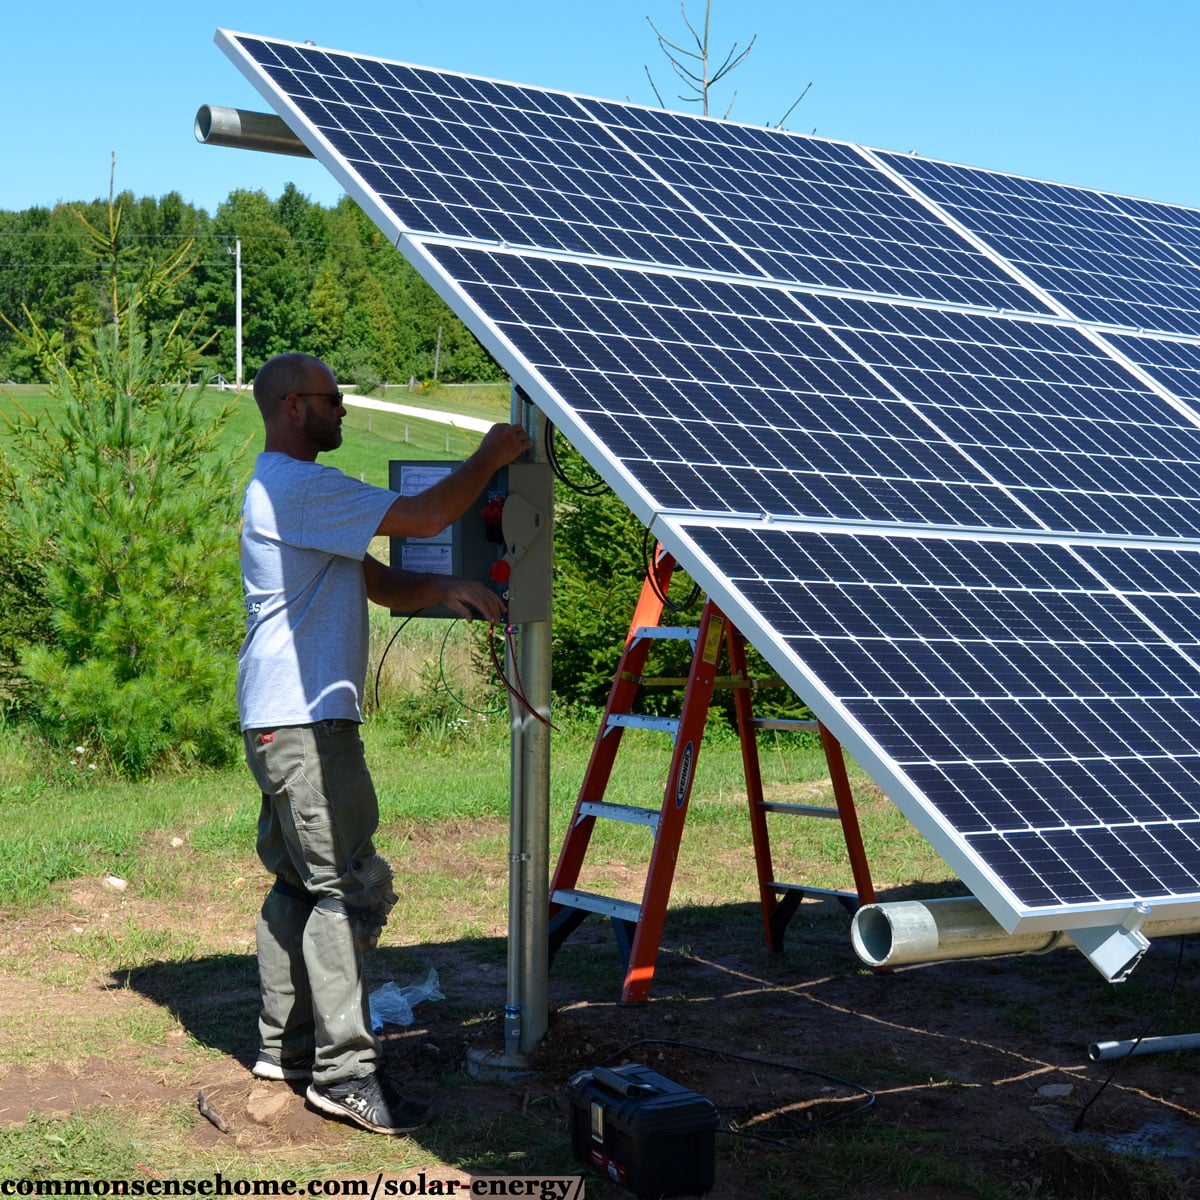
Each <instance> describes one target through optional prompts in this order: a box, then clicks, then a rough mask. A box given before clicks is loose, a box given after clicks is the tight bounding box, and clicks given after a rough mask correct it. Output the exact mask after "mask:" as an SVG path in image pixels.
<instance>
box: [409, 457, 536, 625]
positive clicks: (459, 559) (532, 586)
mask: <svg viewBox="0 0 1200 1200" xmlns="http://www.w3.org/2000/svg"><path fill="white" fill-rule="evenodd" d="M458 465H459V464H458V463H455V462H446V461H425V460H421V461H417V460H411V459H407V460H393V461H392V462H390V463H389V464H388V486H389V487H390V488H391V489H392V491H394V492H399V493H400V495H402V496H415V495H417V493H419V492H423V491H424V490H425V489H426V488H428V487H432V486H433V484H435V483H437V482H438V480H439V479H442V478H444V477H445V476H446V475H449V474H450V472H451V471H453V470H454V468H455V467H456V466H458ZM553 497H554V489H553V480H552V478H551V475H550V468H549V466H548V465H547V464H545V463H513V464H511V465H510V466H508V467H505V468H504V469H503V470H502V471H498V472H497V473H496V474H495V475H494V476H492V479H491V481H490V482H489V483H488V485H487V487H485V488H484V489H483V491H482V492H481V493H480V495H479V497H478V498H477V499H476V501H475V503H474V504H472V505H471V507H470V509H468V511H467V512H466V513H465V514H464V515H463V516H462V517H461V518H460V519H459V520H457V521H455V522H454V524H453V525H449V526H447V527H446V528H445V529H444V530H442V532H441V533H439V534H436V535H434V536H433V537H428V538H406V537H394V538H391V539H390V541H391V561H392V565H393V566H397V567H402V568H403V569H405V570H408V571H422V572H428V573H430V574H433V575H457V576H460V577H461V578H463V579H478V580H479V581H480V582H482V583H486V584H487V585H488V586H489V587H492V588H494V589H495V591H496V592H497V594H498V595H499V596H500V598H501V599H502V600H503V601H504V602H505V605H506V606H507V609H508V620H509V621H510V622H511V623H512V624H521V623H523V622H526V621H547V620H549V619H550V570H551V561H552V544H551V541H552V539H551V534H550V515H551V508H550V506H551V504H552V503H553ZM393 615H395V616H402V615H408V614H403V613H399V612H395V613H394V614H393ZM420 615H421V616H422V617H450V618H453V617H456V616H457V615H458V614H457V613H453V612H451V611H450V610H449V609H448V608H446V607H445V605H440V604H439V605H436V606H432V607H429V608H424V609H422V610H421V613H420Z"/></svg>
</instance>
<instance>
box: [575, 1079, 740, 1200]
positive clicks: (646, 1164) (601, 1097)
mask: <svg viewBox="0 0 1200 1200" xmlns="http://www.w3.org/2000/svg"><path fill="white" fill-rule="evenodd" d="M567 1098H568V1099H569V1100H570V1103H571V1149H572V1151H573V1152H574V1154H575V1157H576V1158H578V1159H580V1160H581V1161H583V1162H586V1163H590V1164H591V1165H592V1166H594V1167H597V1168H599V1170H601V1171H603V1172H604V1173H605V1174H606V1175H608V1176H609V1177H610V1178H612V1179H615V1180H616V1181H617V1182H618V1183H620V1184H622V1185H624V1186H625V1187H627V1188H629V1189H630V1191H632V1192H634V1193H636V1194H637V1195H638V1196H639V1197H643V1198H646V1200H649V1198H654V1200H657V1198H658V1197H660V1196H700V1195H703V1194H704V1193H705V1192H707V1191H708V1190H709V1189H710V1188H711V1187H712V1185H713V1172H714V1166H713V1141H714V1134H715V1133H716V1129H717V1123H718V1116H717V1109H716V1105H714V1104H713V1102H712V1101H711V1100H709V1099H707V1098H706V1097H704V1096H701V1095H698V1094H697V1093H696V1092H692V1091H689V1090H688V1089H687V1088H685V1087H681V1086H680V1085H679V1084H677V1083H675V1082H673V1081H672V1080H670V1079H667V1078H666V1077H665V1076H663V1075H657V1074H655V1073H654V1072H653V1071H651V1070H650V1069H649V1068H648V1067H643V1066H640V1065H639V1064H638V1063H627V1064H626V1065H625V1066H623V1067H613V1068H609V1067H594V1068H593V1069H592V1070H590V1071H579V1072H577V1073H576V1074H575V1075H573V1076H572V1077H571V1079H570V1080H569V1081H568V1082H567Z"/></svg>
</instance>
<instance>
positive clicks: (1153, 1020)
mask: <svg viewBox="0 0 1200 1200" xmlns="http://www.w3.org/2000/svg"><path fill="white" fill-rule="evenodd" d="M1183 941H1184V939H1183V935H1182V934H1181V935H1180V938H1179V953H1178V954H1177V955H1176V956H1175V974H1174V975H1173V976H1172V978H1171V986H1170V987H1169V988H1167V993H1166V995H1165V996H1164V997H1163V1000H1162V1003H1161V1004H1160V1005H1159V1006H1158V1008H1156V1009H1155V1010H1154V1013H1153V1015H1152V1016H1151V1017H1150V1020H1149V1021H1147V1022H1146V1027H1145V1028H1144V1029H1143V1030H1142V1032H1141V1033H1140V1034H1138V1036H1137V1038H1136V1039H1135V1040H1134V1043H1133V1045H1132V1046H1130V1047H1129V1053H1128V1054H1124V1055H1122V1056H1121V1057H1120V1058H1118V1059H1117V1061H1116V1063H1115V1064H1114V1066H1113V1069H1112V1070H1111V1071H1109V1073H1108V1078H1107V1079H1105V1080H1104V1082H1103V1083H1102V1084H1101V1085H1100V1086H1099V1087H1098V1088H1097V1089H1096V1090H1095V1091H1094V1092H1093V1093H1092V1098H1091V1099H1090V1100H1089V1101H1088V1102H1087V1103H1086V1104H1085V1105H1084V1106H1083V1107H1082V1108H1081V1109H1080V1110H1079V1116H1077V1117H1076V1118H1075V1123H1074V1124H1073V1125H1072V1126H1071V1132H1072V1133H1079V1132H1080V1131H1081V1130H1082V1129H1083V1118H1084V1117H1085V1116H1087V1111H1088V1109H1089V1108H1091V1107H1092V1105H1093V1104H1095V1103H1096V1101H1097V1100H1099V1099H1100V1096H1101V1093H1103V1091H1104V1089H1105V1088H1106V1087H1108V1085H1109V1084H1110V1083H1112V1081H1113V1076H1114V1075H1116V1073H1117V1072H1118V1071H1119V1070H1120V1069H1121V1068H1122V1067H1123V1066H1124V1065H1125V1064H1126V1063H1127V1062H1128V1061H1129V1060H1130V1059H1131V1058H1132V1057H1133V1056H1134V1055H1135V1054H1136V1053H1137V1048H1138V1047H1139V1046H1140V1045H1141V1044H1142V1043H1143V1042H1144V1041H1145V1040H1146V1038H1148V1037H1149V1036H1150V1030H1151V1029H1153V1028H1154V1026H1155V1025H1156V1024H1157V1023H1158V1019H1159V1018H1160V1017H1161V1016H1162V1015H1163V1013H1164V1012H1166V1011H1167V1006H1168V1005H1169V1004H1170V1003H1171V1000H1172V998H1173V997H1174V995H1175V989H1176V987H1177V986H1178V985H1179V973H1180V969H1181V968H1182V966H1183Z"/></svg>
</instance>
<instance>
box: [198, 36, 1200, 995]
mask: <svg viewBox="0 0 1200 1200" xmlns="http://www.w3.org/2000/svg"><path fill="white" fill-rule="evenodd" d="M218 42H219V44H220V45H221V46H222V47H223V49H224V50H225V51H226V53H227V54H228V55H229V56H230V57H231V59H232V60H233V61H234V62H235V63H236V64H237V65H238V66H239V67H240V69H241V70H242V71H243V72H244V73H245V74H246V76H247V77H248V78H249V79H250V80H251V81H252V82H253V83H254V84H255V85H256V86H257V87H258V88H259V90H260V91H261V92H262V94H263V95H264V96H265V97H266V98H267V100H268V101H269V102H270V103H271V104H272V106H273V107H275V109H276V110H277V111H278V112H279V113H280V115H281V116H282V117H283V118H284V119H285V120H286V121H287V122H288V123H289V125H290V126H291V127H292V128H293V130H294V131H295V132H296V134H297V135H298V136H299V137H301V138H302V139H303V140H304V141H305V142H306V144H307V145H308V146H309V148H310V149H311V150H312V151H313V153H314V154H316V155H317V157H319V158H321V159H322V161H323V162H325V164H326V165H327V166H328V167H329V169H330V170H331V171H332V172H333V173H334V174H335V176H336V177H337V178H338V179H339V181H340V182H341V183H342V185H343V186H344V187H345V188H346V189H347V191H348V192H349V193H350V194H351V195H352V196H353V197H354V198H355V199H356V200H358V201H359V203H360V204H362V205H363V207H364V208H365V209H366V211H367V212H368V213H369V214H370V215H371V216H372V217H373V218H374V220H375V221H376V223H377V224H378V225H379V226H380V228H381V229H382V230H384V232H385V233H387V234H388V236H389V237H391V238H392V239H393V240H395V241H396V243H397V245H398V247H399V249H400V250H401V251H402V252H404V253H405V254H406V255H407V256H408V257H409V258H410V259H411V261H412V262H413V263H414V264H415V265H416V266H417V267H418V269H419V270H421V272H422V273H423V274H424V275H425V277H426V278H427V279H428V280H429V281H430V282H431V283H432V284H433V285H434V286H435V288H437V289H438V291H439V292H440V293H441V295H442V296H443V297H444V298H445V299H446V300H447V301H448V302H449V303H450V304H451V306H452V307H453V308H454V309H455V311H456V312H458V314H459V315H460V316H461V317H462V318H463V320H464V321H465V322H466V323H467V324H468V326H469V327H470V328H471V329H472V330H473V331H474V332H475V334H476V335H477V336H478V337H479V338H480V339H481V341H482V342H483V343H484V344H485V345H486V346H487V348H488V349H489V350H490V351H491V352H492V353H493V355H495V356H496V358H497V359H498V360H499V361H500V362H501V363H502V364H503V366H504V367H505V369H506V370H507V371H508V372H509V373H510V374H511V376H512V377H513V379H514V380H515V381H516V382H517V383H519V384H520V385H521V386H522V387H523V388H524V389H525V390H526V391H527V392H528V393H529V395H530V396H531V397H532V398H533V399H534V400H535V402H536V403H537V404H538V405H539V406H540V407H541V408H542V409H543V410H544V411H545V412H546V413H547V415H548V416H549V417H550V418H551V419H552V420H553V421H554V422H555V423H556V425H558V427H559V428H561V429H562V430H563V431H564V432H566V433H567V435H568V436H569V437H570V438H571V440H572V441H573V442H574V443H575V445H576V446H577V447H578V448H579V449H580V450H581V451H582V452H583V453H584V455H585V456H586V457H587V458H588V460H589V462H590V463H591V465H592V466H593V467H595V468H596V470H597V471H598V472H599V473H600V474H601V475H602V476H603V477H604V478H606V479H607V480H608V481H609V483H610V484H612V486H613V487H614V488H615V489H616V490H617V492H618V494H619V495H621V496H622V498H623V499H625V500H626V501H627V502H628V503H629V504H630V506H631V507H632V508H633V510H634V512H635V513H636V514H637V515H638V516H639V517H640V518H641V519H642V520H644V521H645V522H646V523H647V524H649V525H650V526H651V528H652V529H653V531H654V532H655V533H656V534H657V535H658V536H659V538H660V539H661V540H662V542H663V543H664V544H665V545H666V546H667V548H668V549H669V550H670V551H671V552H672V553H673V554H674V555H675V557H676V558H677V559H678V560H679V561H680V562H681V563H682V565H683V566H684V567H685V568H686V569H687V570H688V572H689V573H690V574H691V575H692V576H693V578H695V579H696V580H697V582H698V583H700V584H701V586H702V587H703V588H704V589H705V590H706V591H707V592H708V594H709V595H710V596H711V597H712V598H713V599H714V600H716V602H717V603H718V604H719V605H720V606H721V607H722V608H723V609H725V611H726V612H728V613H729V614H730V616H731V617H732V618H733V619H734V621H735V623H736V624H737V625H738V627H739V628H740V629H742V630H743V632H745V633H746V634H747V636H748V637H749V638H750V640H751V641H752V642H753V644H754V645H755V646H756V647H757V648H758V649H759V650H760V652H761V653H763V655H764V656H765V657H766V658H767V659H768V660H769V661H770V662H771V663H772V664H773V665H774V666H775V667H776V669H777V670H779V671H780V673H781V674H782V675H783V676H784V678H785V679H786V680H787V681H788V682H789V683H790V684H791V686H792V687H793V688H794V689H795V690H796V692H797V693H798V695H799V696H800V697H801V698H802V699H804V700H805V701H806V702H807V703H808V704H809V705H810V706H811V707H812V709H813V711H814V712H815V713H816V714H817V715H818V716H819V717H820V718H821V720H822V721H824V722H825V724H826V725H827V726H828V727H829V728H830V729H831V730H833V732H834V733H835V734H836V735H837V736H838V737H839V738H840V739H841V741H842V742H843V744H845V745H846V746H847V747H848V748H849V749H850V750H851V751H852V753H853V754H854V755H855V757H856V758H857V759H858V760H859V761H860V762H861V763H862V764H863V765H864V766H865V767H866V768H867V769H868V770H869V771H870V772H871V773H872V774H873V776H874V777H875V778H876V780H877V781H879V782H880V784H881V786H883V787H884V788H885V790H886V791H887V793H888V794H889V796H891V797H892V799H893V800H894V801H895V802H896V804H897V805H898V806H899V807H900V808H901V809H902V810H903V811H904V812H905V813H906V814H907V815H908V816H909V817H910V819H911V820H913V822H914V823H915V824H916V825H917V827H918V828H919V829H920V830H921V831H922V832H923V833H924V834H925V836H927V837H928V838H929V839H930V841H931V842H932V843H933V844H934V846H935V847H936V848H937V849H938V850H939V852H940V853H942V855H943V856H944V857H945V858H946V860H947V862H948V863H949V864H950V865H951V866H952V867H953V868H954V869H955V870H956V871H957V872H958V874H959V875H960V877H961V878H962V879H963V880H964V881H965V882H966V883H967V884H968V886H970V887H971V889H972V890H973V891H974V892H975V894H976V895H977V896H979V898H980V899H981V900H983V901H984V903H985V904H986V905H987V906H988V908H989V909H990V911H991V912H992V915H993V916H995V917H996V919H997V920H998V921H1000V923H1001V924H1002V925H1004V926H1005V928H1007V929H1009V930H1010V931H1013V932H1016V931H1018V930H1026V931H1033V930H1037V929H1060V928H1066V929H1068V930H1070V931H1071V932H1072V936H1073V937H1075V939H1076V941H1078V942H1079V943H1080V944H1081V948H1083V949H1084V950H1085V952H1086V953H1088V954H1089V957H1091V958H1092V960H1093V962H1095V963H1096V965H1097V966H1098V967H1099V968H1100V969H1101V970H1102V971H1104V972H1105V974H1107V975H1109V976H1110V977H1113V978H1117V977H1120V974H1121V969H1120V967H1121V963H1123V962H1125V961H1126V960H1129V959H1132V961H1136V955H1137V954H1138V953H1139V952H1140V950H1139V941H1140V944H1141V946H1143V947H1144V939H1139V936H1138V935H1137V933H1136V928H1137V926H1138V924H1140V923H1141V921H1143V920H1144V919H1145V917H1146V916H1147V915H1148V914H1150V913H1153V915H1154V917H1155V918H1156V919H1159V918H1162V919H1168V918H1171V917H1178V916H1181V915H1190V914H1200V855H1197V846H1198V844H1200V789H1198V788H1197V783H1198V781H1200V617H1198V616H1197V615H1195V614H1196V613H1198V612H1200V604H1198V603H1197V601H1200V556H1198V552H1200V419H1198V418H1197V415H1196V410H1197V408H1198V407H1200V319H1198V318H1197V317H1196V315H1195V314H1197V313H1200V304H1198V303H1196V301H1197V300H1200V269H1198V268H1197V267H1196V265H1195V263H1196V261H1197V253H1198V251H1200V214H1197V213H1195V212H1193V211H1192V210H1188V209H1182V208H1173V207H1171V206H1169V205H1156V204H1151V203H1149V202H1143V201H1134V200H1130V199H1127V198H1124V197H1115V196H1108V195H1105V194H1101V193H1097V192H1089V191H1086V190H1084V189H1078V188H1069V187H1065V186H1062V185H1056V184H1044V183H1039V182H1037V181H1030V180H1020V179H1016V178H1014V177H1011V176H1004V175H998V174H996V173H993V172H986V171H980V170H975V169H972V168H965V167H955V166H951V165H948V164H941V163H931V162H927V161H926V160H922V159H917V158H913V157H911V156H903V155H894V154H889V153H886V152H880V151H872V150H867V149H864V148H860V147H856V146H851V145H847V144H843V143H837V142H831V141H828V140H823V139H817V138H806V137H801V136H798V135H793V134H787V133H782V132H779V131H775V130H763V129H755V128H750V127H747V126H742V125H735V124H732V123H729V122H722V121H714V120H708V119H705V118H697V117H689V116H684V115H680V114H675V113H668V112H663V111H659V110H654V109H648V108H642V107H639V106H635V105H629V104H616V103H611V102H607V101H602V100H596V99H591V98H588V97H581V96H573V95H570V94H567V93H561V92H552V91H547V90H543V89H538V88H532V87H524V86H519V85H516V84H508V83H501V82H496V81H492V80H485V79H477V78H471V77H467V76H463V75H457V74H453V73H449V72H440V71H434V70H430V69H427V68H421V67H412V66H407V65H404V64H398V63H389V62H384V61H382V60H379V59H375V58H368V57H365V56H360V55H350V54H345V53H342V52H338V51H331V50H323V49H320V48H317V47H312V46H300V45H295V44H293V43H288V42H281V41H277V40H274V39H269V38H260V37H249V36H246V35H242V34H235V33H227V32H224V31H218ZM1146 331H1151V332H1150V333H1149V334H1147V332H1146ZM1111 943H1116V944H1118V946H1119V950H1120V953H1119V954H1117V955H1116V957H1115V958H1114V956H1113V955H1112V954H1111V953H1110V952H1109V950H1108V949H1099V948H1098V947H1100V946H1102V945H1103V946H1105V947H1108V946H1109V945H1110V944H1111ZM1118 960H1119V961H1118ZM1114 964H1115V965H1114Z"/></svg>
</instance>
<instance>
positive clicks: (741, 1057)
mask: <svg viewBox="0 0 1200 1200" xmlns="http://www.w3.org/2000/svg"><path fill="white" fill-rule="evenodd" d="M637 1046H670V1047H672V1048H673V1049H677V1050H694V1051H697V1052H698V1053H700V1054H708V1055H711V1056H712V1057H713V1058H721V1059H727V1060H732V1061H734V1062H743V1063H749V1064H751V1065H752V1066H757V1067H770V1068H772V1069H773V1070H776V1071H789V1072H791V1073H792V1074H795V1075H810V1076H812V1077H813V1078H814V1079H823V1080H825V1081H826V1082H827V1083H832V1084H836V1085H837V1086H838V1087H844V1088H849V1089H850V1090H851V1091H852V1092H856V1093H857V1094H858V1095H859V1096H861V1097H862V1100H861V1101H860V1102H859V1103H858V1104H856V1105H855V1106H854V1107H853V1108H851V1109H849V1110H848V1111H846V1112H840V1113H838V1114H837V1115H836V1116H832V1117H827V1118H825V1120H823V1121H812V1122H810V1123H807V1124H803V1125H802V1124H800V1123H799V1122H798V1121H793V1122H792V1125H793V1128H794V1129H796V1130H799V1131H800V1132H803V1133H811V1132H813V1131H814V1130H817V1129H824V1128H825V1127H826V1126H827V1125H833V1124H834V1123H836V1122H837V1121H845V1120H848V1119H849V1118H850V1117H856V1116H858V1115H859V1114H860V1113H864V1112H866V1111H867V1109H869V1108H870V1107H871V1106H872V1105H873V1104H874V1103H875V1093H874V1092H873V1091H871V1089H870V1088H865V1087H863V1086H862V1084H860V1083H852V1082H851V1081H850V1080H848V1079H842V1078H841V1077H840V1076H838V1075H829V1074H827V1073H826V1072H824V1071H815V1070H813V1069H812V1068H811V1067H797V1066H793V1065H791V1064H790V1063H780V1062H773V1061H771V1060H770V1059H766V1058H752V1057H750V1056H749V1055H746V1054H734V1053H732V1052H731V1051H729V1050H714V1049H713V1048H712V1047H711V1046H701V1045H698V1044H696V1043H694V1042H677V1041H670V1040H667V1039H663V1038H640V1039H639V1040H638V1041H636V1042H630V1043H629V1044H628V1045H627V1046H624V1047H622V1048H621V1049H620V1050H618V1051H617V1052H616V1053H615V1054H612V1055H609V1057H608V1058H607V1059H605V1061H604V1062H603V1063H601V1064H600V1065H601V1066H610V1065H611V1064H612V1063H614V1062H616V1061H617V1060H618V1059H621V1058H624V1057H625V1056H626V1055H627V1054H628V1053H629V1051H630V1050H633V1049H634V1048H635V1047H637ZM718 1132H720V1133H728V1134H729V1135H730V1136H732V1137H739V1138H748V1139H753V1140H755V1141H760V1142H769V1143H771V1144H772V1145H775V1146H782V1147H784V1148H785V1149H789V1150H791V1149H796V1148H797V1147H796V1146H795V1145H794V1144H793V1143H792V1142H790V1141H787V1140H785V1139H784V1138H781V1137H771V1136H769V1135H768V1134H765V1133H748V1132H746V1131H745V1130H742V1129H734V1128H722V1129H720V1130H718Z"/></svg>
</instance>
